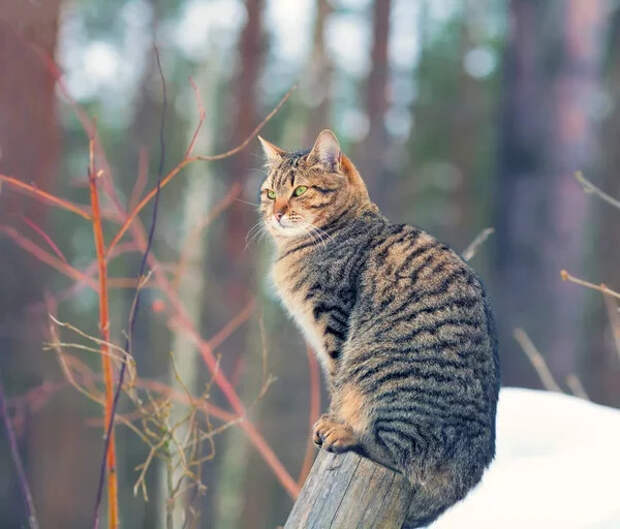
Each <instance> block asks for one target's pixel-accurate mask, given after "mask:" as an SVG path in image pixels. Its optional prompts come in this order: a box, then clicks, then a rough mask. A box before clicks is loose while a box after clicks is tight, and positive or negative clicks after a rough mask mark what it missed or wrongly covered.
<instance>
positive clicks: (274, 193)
mask: <svg viewBox="0 0 620 529" xmlns="http://www.w3.org/2000/svg"><path fill="white" fill-rule="evenodd" d="M267 196H268V197H269V198H270V199H271V200H275V199H276V192H275V191H272V190H271V189H269V190H268V191H267Z"/></svg>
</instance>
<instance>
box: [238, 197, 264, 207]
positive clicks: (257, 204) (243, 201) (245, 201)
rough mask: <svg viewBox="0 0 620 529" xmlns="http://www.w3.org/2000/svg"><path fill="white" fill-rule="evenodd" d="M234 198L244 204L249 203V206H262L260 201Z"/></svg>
mask: <svg viewBox="0 0 620 529" xmlns="http://www.w3.org/2000/svg"><path fill="white" fill-rule="evenodd" d="M233 200H234V201H235V202H241V203H242V204H247V205H248V206H254V207H256V208H258V207H260V204H259V203H258V202H249V201H247V200H242V199H240V198H234V199H233Z"/></svg>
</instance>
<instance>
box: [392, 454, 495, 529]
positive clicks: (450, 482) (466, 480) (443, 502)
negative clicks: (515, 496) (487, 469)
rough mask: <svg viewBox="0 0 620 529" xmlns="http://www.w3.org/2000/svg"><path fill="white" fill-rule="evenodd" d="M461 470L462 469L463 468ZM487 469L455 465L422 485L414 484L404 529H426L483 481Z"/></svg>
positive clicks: (433, 475)
mask: <svg viewBox="0 0 620 529" xmlns="http://www.w3.org/2000/svg"><path fill="white" fill-rule="evenodd" d="M459 467H460V468H459ZM483 470H484V468H483V467H480V466H477V465H476V466H471V467H469V468H468V469H464V468H462V466H461V465H458V464H454V465H450V466H448V467H445V468H444V470H443V471H438V472H435V473H433V474H431V475H430V477H428V478H427V479H424V480H422V481H417V483H416V482H415V481H412V484H413V496H412V499H411V503H410V504H409V510H408V512H407V518H406V519H405V523H404V525H403V529H414V528H415V527H425V526H427V525H429V524H430V523H431V522H433V521H434V520H435V519H437V518H438V517H439V516H440V515H441V514H442V513H443V512H444V511H445V510H446V509H448V508H450V507H452V505H454V504H455V503H457V502H458V501H460V500H462V499H463V498H464V497H465V496H466V495H467V493H468V492H469V491H470V490H471V489H472V488H473V486H475V485H476V484H477V483H478V482H479V481H480V478H481V477H482V472H483Z"/></svg>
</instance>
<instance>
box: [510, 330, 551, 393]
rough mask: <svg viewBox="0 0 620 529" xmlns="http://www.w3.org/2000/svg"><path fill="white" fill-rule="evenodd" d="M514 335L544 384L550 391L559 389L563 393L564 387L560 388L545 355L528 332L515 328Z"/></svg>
mask: <svg viewBox="0 0 620 529" xmlns="http://www.w3.org/2000/svg"><path fill="white" fill-rule="evenodd" d="M513 336H514V338H515V340H517V342H519V345H520V346H521V349H523V352H524V353H525V354H526V355H527V357H528V359H529V360H530V362H531V364H532V366H533V367H534V369H535V370H536V373H538V376H539V377H540V380H541V382H542V383H543V386H544V387H545V388H546V389H548V390H549V391H557V392H559V393H562V388H560V386H559V385H558V384H557V382H556V381H555V379H554V378H553V375H552V374H551V371H550V370H549V367H548V366H547V363H546V362H545V359H544V357H543V355H541V354H540V352H539V351H538V349H536V346H535V345H534V344H533V343H532V340H530V337H529V336H528V335H527V333H526V332H525V331H524V330H523V329H515V330H514V332H513Z"/></svg>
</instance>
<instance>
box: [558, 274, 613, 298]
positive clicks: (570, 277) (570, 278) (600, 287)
mask: <svg viewBox="0 0 620 529" xmlns="http://www.w3.org/2000/svg"><path fill="white" fill-rule="evenodd" d="M560 276H561V277H562V281H570V282H571V283H575V284H577V285H581V286H582V287H587V288H591V289H593V290H598V291H599V292H602V293H603V294H607V295H608V296H613V297H614V298H618V299H620V293H618V292H616V291H614V290H611V288H609V287H607V285H605V284H604V283H601V284H600V285H596V284H594V283H590V282H589V281H584V280H583V279H579V278H577V277H575V276H573V275H571V274H569V273H568V272H567V271H566V270H560Z"/></svg>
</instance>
